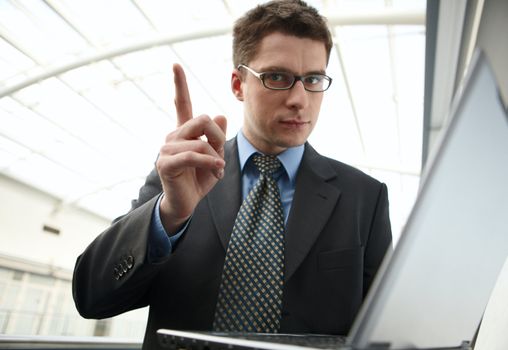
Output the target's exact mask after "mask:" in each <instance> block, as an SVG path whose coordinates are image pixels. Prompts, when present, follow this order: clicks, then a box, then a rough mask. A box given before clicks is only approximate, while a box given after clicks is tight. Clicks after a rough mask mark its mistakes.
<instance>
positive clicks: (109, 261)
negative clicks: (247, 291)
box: [73, 139, 391, 349]
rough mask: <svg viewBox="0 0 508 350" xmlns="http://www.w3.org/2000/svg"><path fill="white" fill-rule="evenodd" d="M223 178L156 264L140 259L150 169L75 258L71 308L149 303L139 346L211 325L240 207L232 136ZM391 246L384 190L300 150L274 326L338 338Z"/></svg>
mask: <svg viewBox="0 0 508 350" xmlns="http://www.w3.org/2000/svg"><path fill="white" fill-rule="evenodd" d="M225 160H226V169H225V175H224V178H223V179H222V180H221V181H219V182H218V183H217V185H216V186H215V187H214V188H213V189H212V191H211V192H210V193H209V194H208V195H207V196H206V197H205V198H204V199H203V200H202V201H201V202H200V203H199V204H198V206H197V207H196V209H195V212H194V214H193V216H192V219H191V221H190V224H189V226H188V228H187V230H186V232H185V234H184V235H183V236H182V237H181V238H180V241H179V242H178V244H177V246H176V248H175V250H174V251H173V253H172V254H171V255H170V256H169V257H168V258H167V259H165V260H164V261H162V262H160V263H157V264H150V263H148V262H147V260H146V255H147V237H148V232H149V228H150V220H151V217H152V211H153V210H154V206H155V203H156V200H157V197H158V196H157V195H158V194H159V193H160V192H161V185H160V181H159V178H158V176H157V173H156V172H155V170H154V171H153V172H152V173H151V174H150V175H149V176H148V178H147V180H146V183H145V185H144V186H143V188H142V189H141V190H140V195H139V198H138V200H137V201H134V202H133V208H134V209H133V210H132V211H130V212H129V213H128V214H127V215H125V216H124V217H122V218H121V219H119V220H118V221H116V222H115V223H114V224H113V225H112V226H111V227H110V228H108V229H107V230H106V231H105V232H103V233H102V234H101V235H99V236H98V237H97V238H96V239H95V240H94V241H93V242H92V243H91V244H90V246H89V247H88V248H87V249H86V250H85V252H84V253H83V254H82V255H81V256H80V257H79V258H78V260H77V263H76V267H75V271H74V278H73V295H74V300H75V303H76V306H77V308H78V311H79V312H80V314H81V315H82V316H84V317H87V318H105V317H111V316H114V315H117V314H120V313H122V312H125V311H128V310H132V309H135V308H139V307H142V306H146V305H149V306H150V311H149V318H148V324H147V329H146V334H145V340H144V347H143V348H144V349H148V348H149V349H153V348H157V347H158V345H157V339H156V335H155V332H156V330H157V329H159V328H172V329H185V330H210V329H211V327H212V323H213V316H214V310H215V304H216V300H217V294H218V288H219V283H220V279H221V273H222V266H223V263H224V258H225V253H226V249H227V246H228V241H229V237H230V234H231V231H232V227H233V223H234V221H235V217H236V214H237V212H238V209H239V207H240V205H241V200H242V198H241V176H240V171H239V161H238V151H237V145H236V139H233V140H230V141H228V142H227V144H226V148H225ZM390 244H391V230H390V222H389V217H388V198H387V189H386V186H385V185H384V184H382V183H380V182H378V181H377V180H375V179H373V178H371V177H369V176H367V175H366V174H364V173H362V172H360V171H359V170H356V169H354V168H352V167H350V166H347V165H345V164H343V163H340V162H337V161H335V160H331V159H329V158H325V157H323V156H321V155H319V154H318V153H317V152H316V151H315V150H314V149H313V148H312V147H311V146H310V145H309V144H306V146H305V152H304V155H303V159H302V163H301V165H300V168H299V170H298V174H297V178H296V189H295V193H294V198H293V204H292V208H291V212H290V215H289V218H288V221H287V228H286V232H285V247H286V248H285V284H284V291H283V293H284V294H283V312H282V321H281V332H287V333H303V332H305V333H327V334H346V333H347V332H348V330H349V328H350V326H351V323H352V321H353V319H354V317H355V315H356V313H357V311H358V309H359V307H360V305H361V302H362V300H363V298H364V296H365V294H366V292H367V290H368V288H369V286H370V284H371V282H372V279H373V277H374V274H375V273H376V271H377V269H378V267H379V264H380V262H381V260H382V258H383V256H384V254H385V252H386V250H387V248H388V247H389V246H390Z"/></svg>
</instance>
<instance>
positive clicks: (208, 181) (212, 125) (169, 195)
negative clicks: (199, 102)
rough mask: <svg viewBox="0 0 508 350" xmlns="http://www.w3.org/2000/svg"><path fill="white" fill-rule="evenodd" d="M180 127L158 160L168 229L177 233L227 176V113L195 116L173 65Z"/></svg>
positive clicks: (182, 76)
mask: <svg viewBox="0 0 508 350" xmlns="http://www.w3.org/2000/svg"><path fill="white" fill-rule="evenodd" d="M173 73H174V83H175V106H176V115H177V128H176V129H175V130H174V131H173V132H171V133H170V134H168V135H167V136H166V142H165V144H164V145H163V146H162V147H161V150H160V153H159V158H158V159H157V170H158V172H159V177H160V179H161V182H162V188H163V190H164V197H163V198H162V201H161V207H160V213H161V218H162V222H163V225H164V228H165V229H166V231H167V232H168V233H175V232H176V231H177V230H178V228H179V227H180V226H181V225H182V224H183V223H184V222H185V221H186V220H187V219H188V218H189V217H190V215H191V214H192V212H193V211H194V208H195V207H196V205H197V204H198V202H199V201H200V200H201V199H202V198H203V197H204V196H205V195H206V194H207V193H208V192H209V191H210V190H211V189H212V188H213V186H214V185H215V184H216V183H217V182H218V181H219V180H220V179H221V178H222V176H223V175H224V166H225V162H224V143H225V142H226V126H227V120H226V118H225V117H224V116H216V117H215V118H213V119H212V118H210V117H209V116H208V115H201V116H199V117H196V118H193V116H192V102H191V99H190V95H189V89H188V86H187V81H186V78H185V73H184V71H183V69H182V67H181V66H180V65H178V64H175V65H173Z"/></svg>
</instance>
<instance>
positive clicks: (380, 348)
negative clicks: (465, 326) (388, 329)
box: [358, 340, 472, 350]
mask: <svg viewBox="0 0 508 350" xmlns="http://www.w3.org/2000/svg"><path fill="white" fill-rule="evenodd" d="M390 345H391V344H390V343H389V342H378V343H370V344H369V346H368V347H367V348H365V349H362V350H390V349H391V346H390ZM414 349H416V348H414ZM448 349H450V350H454V349H455V350H471V349H472V347H471V342H470V341H467V340H464V341H462V344H460V346H458V347H453V348H448ZM358 350H360V349H358ZM422 350H423V349H422Z"/></svg>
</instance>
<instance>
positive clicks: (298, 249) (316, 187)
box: [284, 143, 340, 281]
mask: <svg viewBox="0 0 508 350" xmlns="http://www.w3.org/2000/svg"><path fill="white" fill-rule="evenodd" d="M336 176H337V175H336V173H335V171H334V170H333V169H332V168H331V167H330V165H329V164H328V162H327V161H326V160H325V158H324V157H322V156H321V155H319V154H318V153H317V152H316V151H315V150H314V149H313V148H312V147H311V146H310V145H309V144H308V143H307V144H306V147H305V152H304V155H303V159H302V162H301V164H300V168H299V170H298V174H297V177H296V187H295V194H294V197H293V203H292V206H291V212H290V215H289V218H288V222H287V228H286V241H285V243H286V248H285V264H286V269H285V278H284V279H285V280H286V281H287V280H288V279H289V278H290V277H291V276H292V275H293V273H294V272H295V271H296V269H297V268H298V266H299V265H300V264H301V263H302V261H303V259H304V258H305V257H306V256H307V254H308V252H309V250H310V248H311V247H312V245H313V244H314V242H315V240H316V238H317V237H318V236H319V234H320V232H321V231H322V229H323V227H324V225H325V224H326V222H327V221H328V218H329V216H330V214H331V212H332V210H333V208H334V207H335V205H336V203H337V200H338V198H339V196H340V191H339V190H338V189H337V188H336V187H333V186H331V185H329V184H328V182H327V181H328V180H330V179H332V178H333V177H336Z"/></svg>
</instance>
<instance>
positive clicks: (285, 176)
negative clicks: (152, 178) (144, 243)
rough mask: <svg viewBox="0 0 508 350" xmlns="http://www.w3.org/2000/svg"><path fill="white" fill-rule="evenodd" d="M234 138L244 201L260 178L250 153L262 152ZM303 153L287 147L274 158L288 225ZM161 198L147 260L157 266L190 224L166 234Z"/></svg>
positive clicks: (242, 140) (155, 215)
mask: <svg viewBox="0 0 508 350" xmlns="http://www.w3.org/2000/svg"><path fill="white" fill-rule="evenodd" d="M236 139H237V144H238V156H239V160H240V171H241V172H242V198H243V199H245V197H247V194H248V193H249V192H250V190H251V189H252V187H253V186H254V184H255V183H256V181H257V180H258V178H259V170H258V169H257V167H256V166H255V165H254V163H253V162H250V161H249V159H250V158H251V156H252V155H253V154H255V153H262V152H259V151H258V150H256V149H255V148H254V146H252V144H251V143H250V142H249V141H248V140H247V139H246V138H245V136H244V135H243V132H242V131H241V130H240V132H239V133H238V135H237V138H236ZM303 151H304V146H303V145H301V146H297V147H291V148H288V149H287V150H285V151H284V152H282V153H280V154H278V155H277V158H279V161H280V162H281V164H282V166H281V168H280V169H279V170H278V171H277V172H276V173H275V174H274V178H275V180H276V181H277V185H278V187H279V191H280V195H281V200H282V207H283V210H284V222H287V219H288V216H289V211H290V210H291V203H292V201H293V195H294V193H295V181H296V173H297V171H298V167H299V166H300V162H301V160H302V157H303ZM161 199H162V195H161V196H160V197H159V200H158V201H157V205H156V206H155V209H154V211H153V214H152V222H151V225H150V233H149V235H150V236H149V237H148V261H149V262H150V263H156V262H158V261H160V260H161V259H163V258H165V257H167V256H168V255H169V254H171V252H172V251H173V246H174V245H175V244H176V243H177V242H178V240H179V239H180V237H181V236H182V234H183V233H184V232H185V230H186V229H187V226H188V224H189V222H190V219H189V220H188V221H187V224H186V225H185V226H184V227H183V228H182V229H181V230H180V231H179V232H178V233H176V234H175V235H168V234H167V232H166V230H165V229H164V226H163V225H162V221H161V217H160V212H159V206H160V201H161Z"/></svg>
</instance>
